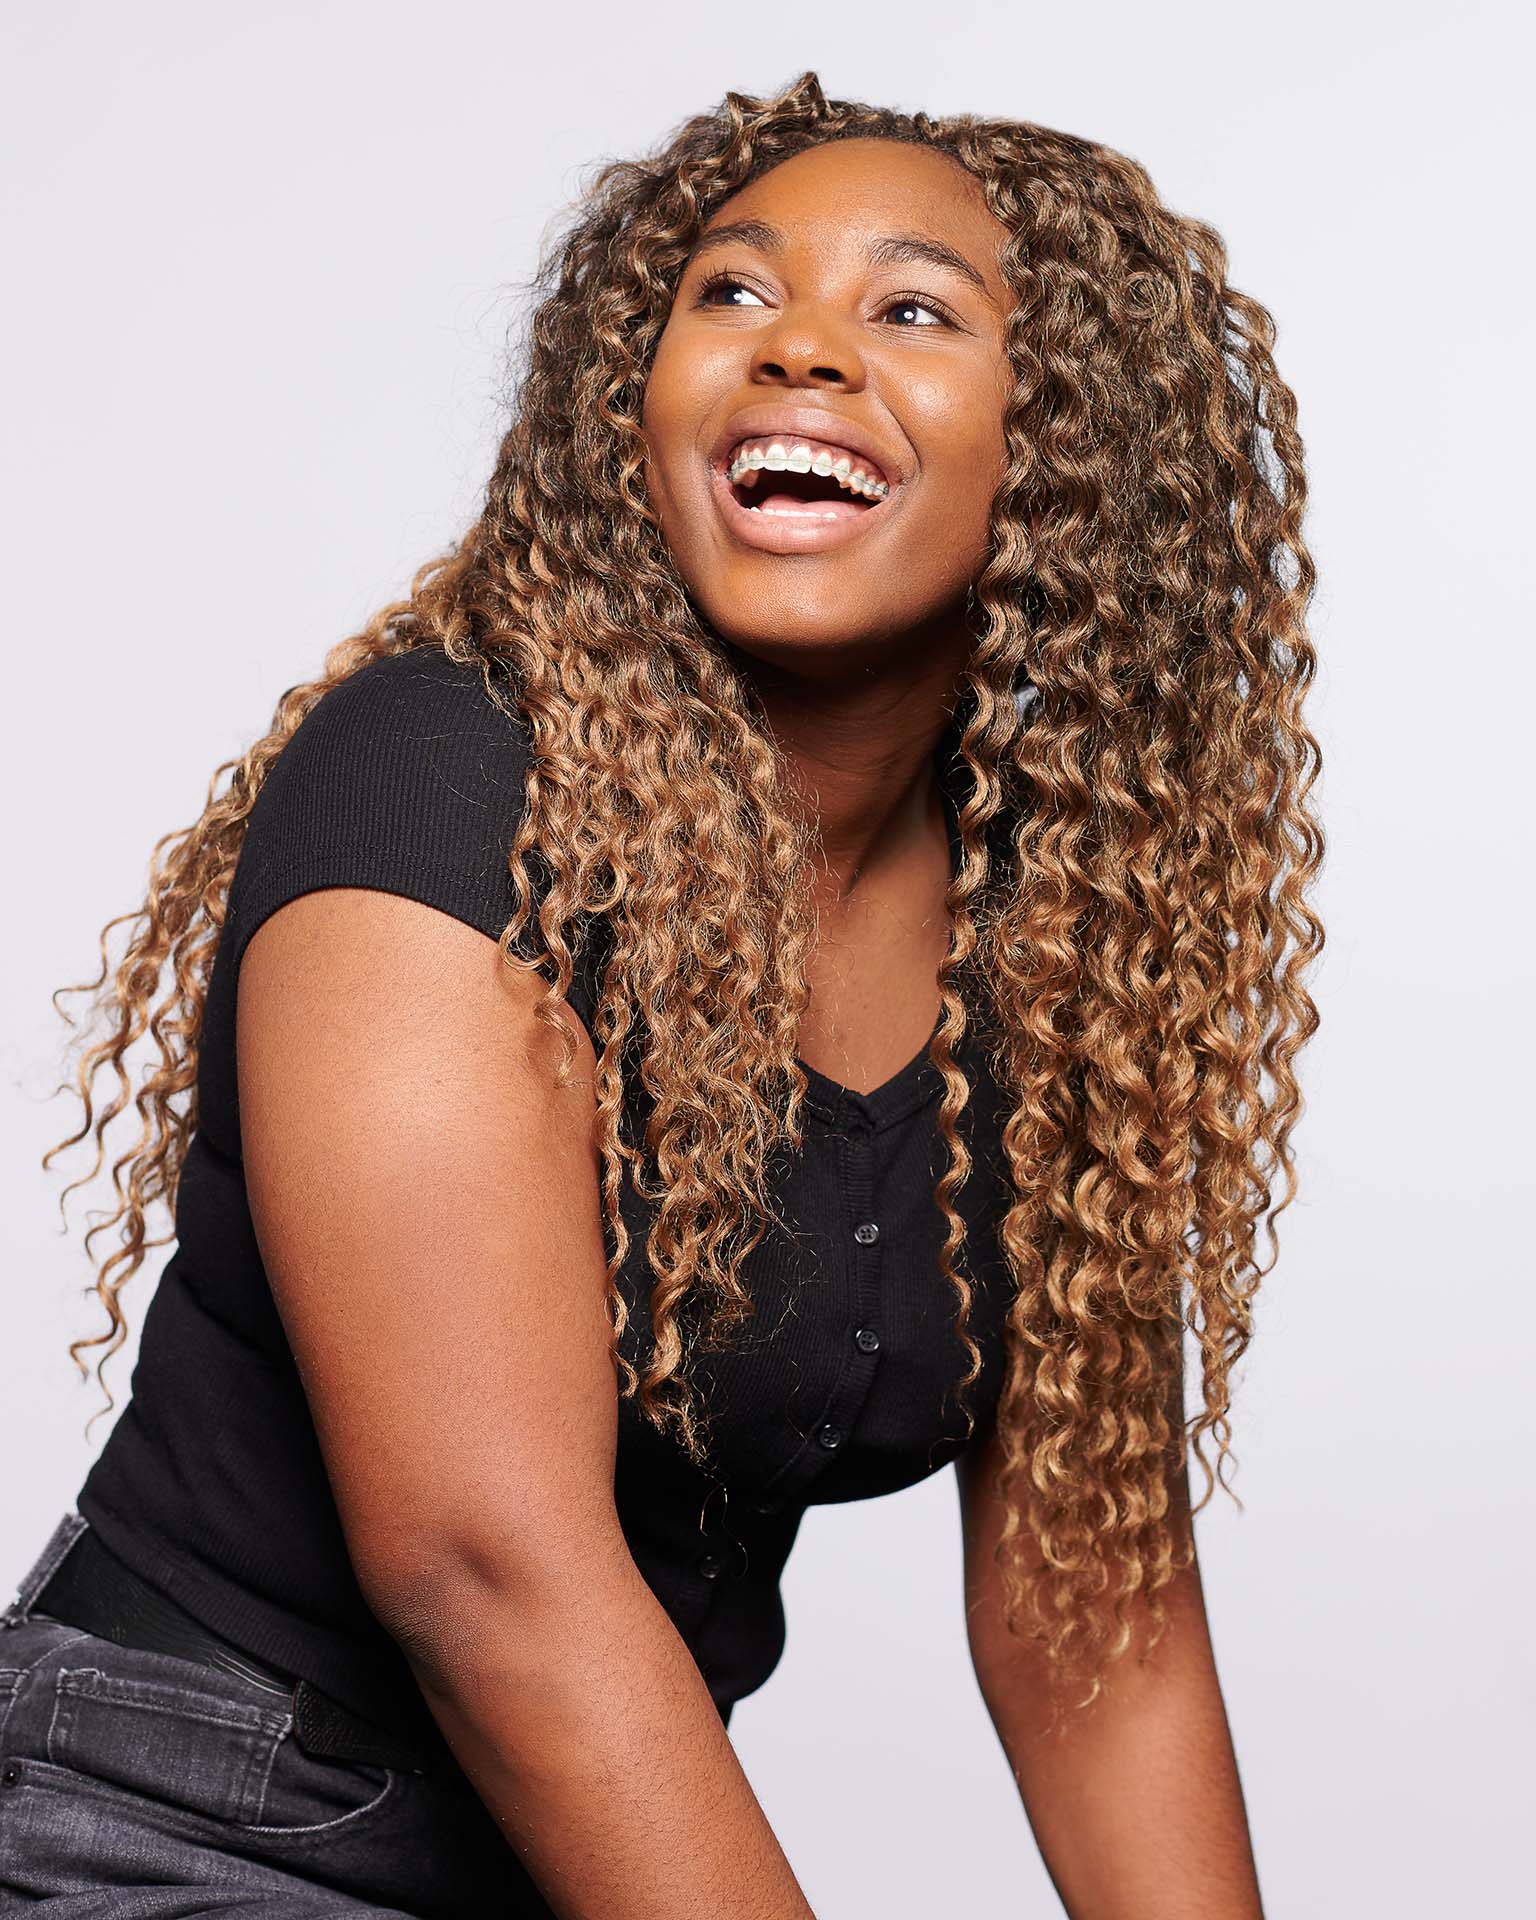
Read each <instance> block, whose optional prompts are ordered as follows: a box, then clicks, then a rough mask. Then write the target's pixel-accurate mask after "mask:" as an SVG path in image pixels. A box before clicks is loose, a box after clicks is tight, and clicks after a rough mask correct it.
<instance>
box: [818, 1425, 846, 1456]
mask: <svg viewBox="0 0 1536 1920" xmlns="http://www.w3.org/2000/svg"><path fill="white" fill-rule="evenodd" d="M816 1440H817V1444H818V1445H819V1446H823V1447H825V1448H827V1450H828V1451H829V1452H830V1451H831V1449H832V1448H833V1447H840V1446H841V1445H842V1444H843V1430H842V1428H841V1427H833V1426H826V1427H820V1428H818V1429H817V1433H816Z"/></svg>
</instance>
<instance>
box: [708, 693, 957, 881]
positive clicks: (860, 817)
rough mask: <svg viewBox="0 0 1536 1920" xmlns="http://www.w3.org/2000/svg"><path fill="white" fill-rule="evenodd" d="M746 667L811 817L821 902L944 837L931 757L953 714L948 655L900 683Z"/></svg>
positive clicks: (796, 787)
mask: <svg viewBox="0 0 1536 1920" xmlns="http://www.w3.org/2000/svg"><path fill="white" fill-rule="evenodd" d="M745 664H746V665H747V667H748V670H749V671H750V672H751V674H752V678H753V682H754V685H755V686H756V689H757V692H758V695H759V698H760V699H761V701H762V705H763V711H764V714H765V716H766V718H767V721H768V725H769V727H770V729H771V730H772V732H773V735H774V738H775V740H776V741H777V743H778V745H779V747H780V749H781V750H782V752H783V753H784V755H785V757H786V759H787V760H788V762H789V764H790V769H791V776H792V781H793V785H794V787H795V789H796V791H797V793H798V795H799V797H800V800H801V803H802V804H803V805H804V807H805V809H806V811H807V814H808V815H810V816H812V817H814V820H815V822H816V826H817V831H818V836H819V840H820V848H821V856H822V864H823V869H824V876H825V877H824V880H823V883H822V885H821V886H820V887H819V889H818V891H819V893H820V895H821V904H822V905H823V906H825V907H836V906H837V905H839V904H841V903H842V902H843V901H845V900H846V899H847V898H848V896H849V895H850V894H852V893H853V892H854V891H855V889H857V888H858V887H859V886H860V884H861V883H862V882H863V881H865V880H866V879H867V878H868V877H869V876H870V875H871V874H872V873H873V872H874V871H876V870H877V869H878V868H880V867H881V866H883V865H884V864H885V863H886V862H888V861H890V860H893V859H897V858H899V857H901V856H902V855H904V854H906V853H908V852H909V851H910V850H911V849H912V847H913V846H914V844H915V843H917V842H918V841H920V840H921V839H923V838H924V837H925V836H927V835H932V834H933V833H934V831H935V829H937V831H938V832H939V833H940V834H941V835H942V833H943V830H944V829H943V810H942V802H941V800H940V796H939V787H938V782H937V780H936V778H935V775H934V768H933V756H934V752H935V749H936V748H937V746H938V743H939V740H940V738H941V737H942V735H943V733H944V730H945V728H946V727H947V726H948V725H949V721H950V714H951V709H952V706H953V701H954V688H955V680H956V677H957V668H956V665H955V663H954V662H952V661H945V660H943V659H942V658H938V659H935V660H932V661H930V662H928V663H925V664H924V666H923V667H921V668H919V669H918V670H917V671H916V672H915V673H914V672H909V673H907V674H906V675H905V676H903V677H902V678H900V679H899V680H898V679H896V678H894V677H893V678H890V679H882V678H879V677H877V676H874V675H861V676H859V677H857V678H855V679H852V680H850V681H849V682H847V683H846V684H840V685H834V686H828V685H827V684H825V683H824V682H819V681H812V680H808V679H806V678H804V677H803V676H798V675H795V674H793V673H790V672H786V671H784V670H782V669H778V668H767V667H763V666H762V664H761V663H760V662H758V661H750V662H747V663H745Z"/></svg>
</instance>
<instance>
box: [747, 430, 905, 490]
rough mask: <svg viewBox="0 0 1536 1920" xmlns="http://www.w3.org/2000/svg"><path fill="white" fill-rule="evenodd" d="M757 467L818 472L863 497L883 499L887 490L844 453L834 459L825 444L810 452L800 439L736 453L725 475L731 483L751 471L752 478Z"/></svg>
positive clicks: (771, 471) (774, 470)
mask: <svg viewBox="0 0 1536 1920" xmlns="http://www.w3.org/2000/svg"><path fill="white" fill-rule="evenodd" d="M760 469H766V470H767V471H768V472H769V473H815V474H819V475H820V476H821V477H822V479H824V480H825V479H832V480H836V482H837V484H838V485H839V486H840V487H843V488H845V489H846V490H847V491H848V492H849V493H858V494H862V495H863V496H864V498H865V499H866V500H883V499H884V498H885V497H886V495H887V494H888V493H889V492H890V487H889V486H888V485H887V484H886V482H885V481H884V480H877V479H876V478H875V477H874V475H873V474H869V473H866V472H865V471H864V469H863V468H862V467H859V466H855V465H854V463H853V462H852V461H851V460H850V459H849V458H848V457H847V455H846V454H845V455H844V456H843V457H842V458H841V459H838V460H834V459H833V457H832V455H831V454H830V453H828V452H827V450H826V449H825V448H824V447H823V448H822V449H821V450H820V452H818V453H814V454H813V453H812V452H811V450H810V448H809V447H807V446H804V445H802V444H800V443H799V442H795V443H794V444H792V445H790V446H787V447H786V446H785V444H784V443H783V441H781V440H774V441H771V442H770V443H769V445H768V446H767V447H766V448H763V447H752V448H751V449H750V450H749V451H747V452H745V453H738V454H737V456H736V458H735V459H734V460H733V461H732V462H731V464H730V466H729V468H728V469H727V477H728V478H729V479H730V481H731V483H732V484H733V485H734V484H735V483H736V482H737V481H739V480H741V479H742V478H743V476H745V475H746V474H749V473H750V474H752V475H753V476H754V478H755V476H756V474H757V472H758V471H759V470H760Z"/></svg>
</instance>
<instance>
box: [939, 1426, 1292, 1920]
mask: <svg viewBox="0 0 1536 1920" xmlns="http://www.w3.org/2000/svg"><path fill="white" fill-rule="evenodd" d="M1001 1466H1002V1454H1001V1449H1000V1447H999V1445H998V1441H997V1435H996V1430H995V1428H989V1429H988V1430H987V1432H986V1433H985V1434H978V1436H977V1438H976V1440H975V1442H974V1444H973V1445H972V1446H971V1447H970V1448H968V1449H967V1451H966V1452H965V1453H964V1454H962V1455H961V1457H960V1459H959V1461H958V1463H957V1472H958V1475H959V1485H960V1499H961V1514H962V1523H963V1528H964V1538H965V1588H966V1622H967V1630H968V1634H969V1639H970V1647H971V1658H972V1661H973V1662H974V1665H975V1669H976V1677H977V1680H978V1682H979V1683H980V1686H981V1692H982V1697H983V1699H984V1700H985V1701H986V1704H987V1709H988V1711H989V1713H990V1714H991V1716H992V1723H993V1725H994V1726H995V1727H996V1729H997V1733H998V1738H999V1739H1000V1740H1001V1742H1002V1745H1003V1749H1004V1751H1005V1752H1006V1754H1007V1755H1008V1759H1009V1762H1010V1764H1011V1765H1012V1768H1013V1774H1014V1779H1015V1780H1016V1781H1017V1783H1018V1788H1019V1793H1020V1797H1021V1798H1022V1800H1023V1803H1024V1809H1025V1812H1026V1814H1027V1815H1028V1818H1029V1822H1030V1826H1031V1827H1032V1828H1033V1830H1034V1835H1035V1838H1036V1840H1037V1841H1038V1842H1039V1846H1040V1851H1041V1854H1042V1856H1043V1858H1044V1860H1045V1864H1046V1867H1047V1869H1048V1871H1049V1873H1050V1875H1051V1878H1052V1880H1053V1881H1054V1883H1055V1886H1056V1890H1057V1892H1058V1893H1059V1894H1060V1895H1061V1900H1062V1904H1063V1906H1064V1907H1065V1908H1066V1911H1067V1913H1068V1914H1069V1915H1070V1916H1071V1920H1262V1908H1261V1906H1260V1902H1259V1888H1258V1879H1257V1875H1256V1872H1255V1868H1254V1862H1253V1853H1252V1849H1251V1846H1250V1843H1249V1837H1248V1826H1247V1818H1246V1814H1245V1811H1244V1807H1243V1795H1242V1787H1241V1784H1240V1782H1239V1779H1238V1772H1237V1761H1236V1757H1235V1755H1234V1752H1233V1747H1232V1739H1231V1734H1230V1732H1229V1729H1228V1726H1227V1716H1226V1709H1225V1706H1224V1704H1223V1702H1222V1697H1221V1688H1220V1685H1219V1683H1218V1681H1217V1677H1216V1665H1215V1660H1214V1658H1213V1655H1212V1651H1211V1640H1210V1633H1209V1631H1208V1627H1207V1622H1206V1614H1205V1602H1204V1597H1203V1594H1202V1592H1201V1586H1200V1573H1199V1567H1198V1564H1196V1565H1192V1566H1191V1567H1190V1568H1189V1570H1188V1571H1187V1572H1186V1573H1184V1574H1182V1575H1178V1576H1176V1577H1175V1579H1174V1581H1173V1582H1172V1583H1171V1584H1170V1586H1168V1587H1167V1588H1165V1589H1164V1594H1165V1597H1166V1599H1167V1603H1168V1612H1169V1621H1168V1626H1167V1630H1166V1632H1165V1634H1164V1637H1163V1639H1162V1641H1161V1643H1160V1644H1159V1646H1158V1647H1157V1649H1156V1651H1155V1652H1154V1653H1153V1654H1152V1656H1151V1658H1150V1660H1149V1661H1148V1663H1147V1664H1146V1665H1145V1666H1144V1667H1143V1666H1139V1665H1138V1663H1137V1653H1138V1651H1139V1649H1140V1646H1141V1644H1142V1641H1143V1639H1144V1637H1145V1635H1144V1629H1143V1631H1142V1632H1141V1633H1139V1634H1138V1639H1137V1643H1136V1645H1135V1646H1133V1647H1132V1648H1130V1649H1129V1650H1128V1651H1127V1652H1126V1653H1125V1654H1124V1655H1123V1656H1122V1657H1121V1658H1120V1659H1119V1660H1117V1661H1116V1662H1115V1663H1114V1664H1113V1665H1112V1666H1111V1667H1110V1669H1109V1670H1108V1673H1107V1674H1106V1676H1105V1682H1104V1687H1105V1690H1104V1693H1103V1694H1102V1695H1101V1696H1100V1697H1099V1699H1098V1700H1096V1701H1095V1702H1094V1704H1093V1705H1092V1706H1091V1707H1088V1708H1086V1709H1084V1710H1082V1711H1081V1712H1080V1713H1078V1714H1077V1716H1076V1720H1075V1722H1074V1723H1073V1724H1072V1725H1071V1726H1070V1727H1069V1730H1068V1731H1067V1732H1066V1733H1065V1734H1064V1735H1061V1736H1057V1735H1054V1734H1053V1735H1046V1733H1045V1731H1044V1729H1045V1726H1046V1723H1047V1719H1048V1713H1047V1710H1046V1704H1045V1692H1044V1682H1043V1675H1042V1672H1041V1669H1040V1666H1039V1664H1038V1657H1037V1656H1036V1655H1035V1653H1034V1652H1033V1651H1032V1649H1030V1648H1028V1647H1026V1646H1025V1645H1024V1643H1023V1642H1021V1641H1019V1640H1017V1639H1015V1638H1014V1637H1013V1636H1012V1635H1011V1634H1009V1633H1008V1632H1007V1629H1006V1627H1005V1626H1004V1624H1003V1620H1002V1588H1001V1580H1000V1577H999V1575H998V1571H997V1567H996V1563H995V1562H994V1560H993V1557H992V1552H993V1548H994V1546H995V1545H996V1543H997V1539H998V1533H999V1528H1000V1526H1001V1523H1002V1518H1003V1508H1002V1502H1001V1501H1000V1500H999V1499H998V1498H997V1496H996V1493H995V1490H994V1489H995V1482H996V1478H997V1474H998V1472H999V1471H1000V1469H1001ZM1176 1497H1177V1498H1178V1499H1179V1501H1180V1502H1181V1504H1182V1506H1183V1509H1184V1511H1185V1512H1186V1513H1187V1511H1188V1484H1187V1481H1186V1480H1184V1479H1183V1478H1182V1477H1181V1480H1180V1485H1179V1488H1178V1490H1177V1495H1176Z"/></svg>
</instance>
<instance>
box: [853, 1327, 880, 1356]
mask: <svg viewBox="0 0 1536 1920" xmlns="http://www.w3.org/2000/svg"><path fill="white" fill-rule="evenodd" d="M853 1340H854V1345H855V1346H856V1347H857V1348H858V1350H859V1352H860V1353H878V1352H879V1351H880V1336H879V1334H878V1333H876V1332H875V1330H874V1328H873V1327H860V1328H859V1330H858V1332H857V1333H856V1334H855V1335H854V1336H853Z"/></svg>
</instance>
